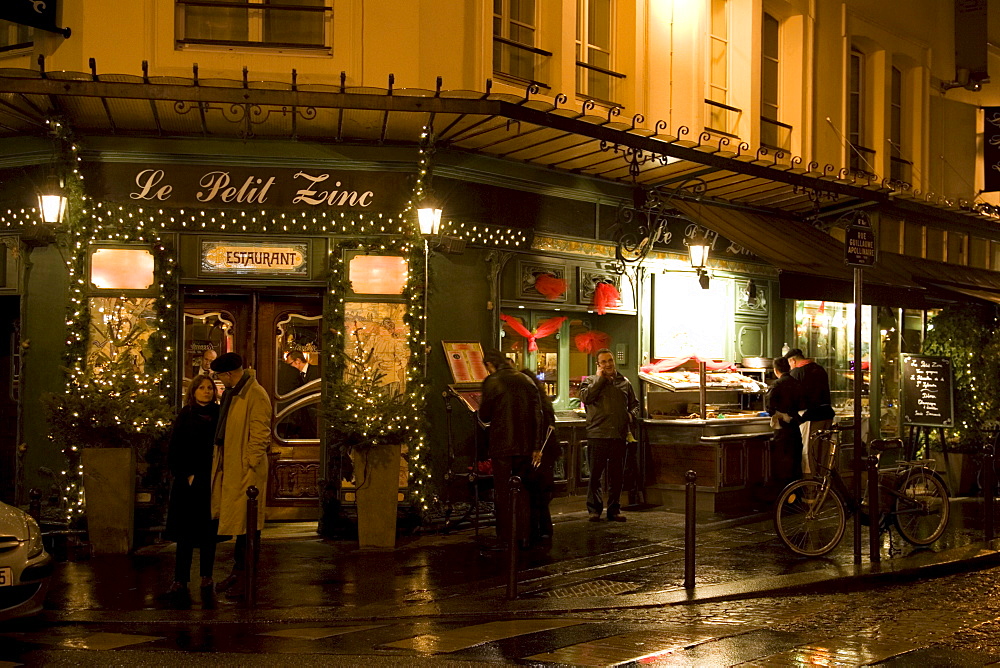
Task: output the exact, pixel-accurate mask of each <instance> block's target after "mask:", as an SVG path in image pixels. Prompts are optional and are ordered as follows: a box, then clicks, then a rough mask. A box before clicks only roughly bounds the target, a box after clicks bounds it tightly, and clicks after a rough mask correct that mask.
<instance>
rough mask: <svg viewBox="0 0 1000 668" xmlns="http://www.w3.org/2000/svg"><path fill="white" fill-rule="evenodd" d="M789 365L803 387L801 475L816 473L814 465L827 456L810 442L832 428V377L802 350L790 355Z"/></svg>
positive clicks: (794, 376) (793, 350) (794, 349)
mask: <svg viewBox="0 0 1000 668" xmlns="http://www.w3.org/2000/svg"><path fill="white" fill-rule="evenodd" d="M786 357H787V358H788V362H789V364H790V365H791V367H792V370H791V376H792V378H794V379H795V380H797V381H799V383H801V385H802V409H801V410H800V411H799V415H800V416H801V417H802V424H801V425H800V426H799V430H800V432H801V434H802V472H803V473H806V474H810V473H813V472H814V468H815V467H814V466H813V462H821V461H823V460H822V456H823V454H824V452H823V450H824V449H822V448H819V447H817V446H819V445H820V444H819V443H816V444H813V443H810V442H809V439H810V436H811V434H813V433H815V432H817V431H819V430H821V429H829V428H830V426H831V425H832V424H833V416H834V412H833V406H831V400H830V377H829V376H828V375H827V373H826V369H824V368H823V367H821V366H820V365H819V364H817V363H816V362H815V361H813V360H811V359H809V358H808V357H806V356H805V354H804V353H803V352H802V350H801V349H799V348H793V349H791V350H789V351H788V355H786Z"/></svg>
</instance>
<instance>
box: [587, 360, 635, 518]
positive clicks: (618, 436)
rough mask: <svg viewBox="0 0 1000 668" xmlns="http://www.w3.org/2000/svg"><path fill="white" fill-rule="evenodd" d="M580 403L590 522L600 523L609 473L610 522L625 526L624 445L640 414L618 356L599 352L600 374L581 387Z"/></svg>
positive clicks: (598, 371)
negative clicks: (584, 424)
mask: <svg viewBox="0 0 1000 668" xmlns="http://www.w3.org/2000/svg"><path fill="white" fill-rule="evenodd" d="M580 401H582V402H583V403H584V404H585V405H586V407H587V462H588V464H589V465H590V482H589V483H588V484H587V510H588V511H590V521H591V522H599V521H600V520H601V511H602V510H604V502H603V499H602V496H601V478H602V477H603V476H604V472H605V471H607V473H608V506H607V508H608V521H609V522H624V521H625V517H624V516H623V515H622V514H621V505H620V503H619V500H620V498H621V495H622V472H623V468H624V466H625V443H626V441H627V439H628V436H629V433H630V432H631V430H632V429H633V428H634V426H635V423H636V418H637V416H638V412H639V401H638V399H636V398H635V392H634V391H633V390H632V384H631V383H630V382H629V381H628V378H626V377H625V376H623V375H621V374H620V373H618V370H617V368H616V367H615V356H614V354H613V353H612V352H611V351H610V350H608V349H607V348H602V349H601V350H598V351H597V373H596V374H595V375H593V376H587V378H585V379H584V381H583V383H581V384H580Z"/></svg>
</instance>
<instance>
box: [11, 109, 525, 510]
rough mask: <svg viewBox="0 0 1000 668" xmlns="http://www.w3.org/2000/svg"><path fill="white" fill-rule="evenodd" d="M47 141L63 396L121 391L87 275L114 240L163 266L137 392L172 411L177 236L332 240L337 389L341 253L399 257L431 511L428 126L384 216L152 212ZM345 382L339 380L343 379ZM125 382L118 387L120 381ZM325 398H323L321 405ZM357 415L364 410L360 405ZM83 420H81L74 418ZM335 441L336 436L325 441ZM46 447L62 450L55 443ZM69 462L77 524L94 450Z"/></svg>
mask: <svg viewBox="0 0 1000 668" xmlns="http://www.w3.org/2000/svg"><path fill="white" fill-rule="evenodd" d="M50 123H51V125H50V127H51V132H52V135H53V136H54V138H55V139H56V140H57V141H58V142H59V144H60V147H61V155H62V156H63V159H64V161H65V163H66V164H65V165H64V172H65V191H66V194H67V196H68V198H69V203H68V206H67V211H66V215H65V218H64V224H63V226H62V228H61V229H60V230H59V233H58V237H59V239H60V241H61V243H62V244H64V246H65V247H66V248H67V249H68V250H69V254H68V257H67V260H66V264H67V272H68V277H69V290H68V292H69V294H68V297H69V298H68V303H67V309H66V320H65V323H66V339H65V348H64V351H63V356H64V362H65V367H66V369H67V373H66V379H65V380H66V385H65V393H66V394H72V393H74V392H79V390H80V388H82V387H85V386H87V385H88V384H93V383H96V384H97V385H98V386H99V387H104V388H107V389H108V390H109V391H112V390H113V387H114V385H115V383H116V379H115V378H114V375H113V374H109V375H106V376H104V377H101V376H100V374H96V375H95V373H94V369H91V368H88V357H89V335H90V327H91V312H90V300H91V297H92V296H93V295H92V291H91V290H90V288H89V280H88V276H87V270H88V264H89V252H90V249H91V247H92V246H93V245H94V244H100V243H116V244H136V245H140V244H141V245H145V246H147V247H149V248H151V249H152V251H153V255H154V258H155V264H154V267H155V269H154V276H155V284H156V296H155V299H154V310H155V314H156V315H155V329H154V331H153V332H152V334H151V336H150V338H149V343H148V346H149V348H150V355H149V359H148V360H147V361H146V364H145V366H144V368H143V369H142V370H141V372H140V371H139V370H138V369H137V370H135V373H134V378H132V380H133V381H134V384H135V385H136V387H137V389H136V390H135V391H136V392H137V393H139V394H142V395H149V397H152V398H155V399H156V400H158V401H162V402H164V403H165V404H168V405H172V404H173V402H174V397H175V392H176V385H175V379H174V375H175V373H176V372H175V369H176V355H177V353H178V351H177V345H178V344H177V341H178V339H177V335H178V332H177V328H178V316H177V313H176V311H177V304H178V303H179V298H180V291H179V276H178V274H179V271H180V270H179V266H178V257H177V249H176V248H175V239H176V234H177V233H185V232H197V233H218V234H247V235H274V234H278V235H286V234H287V235H294V234H303V235H310V236H329V237H332V238H333V241H334V243H331V244H330V254H329V258H328V260H329V265H328V266H329V272H328V277H329V278H328V290H327V295H326V298H325V302H324V320H325V322H326V323H327V330H326V332H325V334H324V346H326V350H327V353H326V355H327V359H326V361H327V368H326V371H325V380H326V381H327V382H329V381H332V380H334V379H336V378H337V377H338V375H337V374H343V371H344V362H343V359H342V356H341V351H343V350H345V348H344V346H345V343H346V341H345V338H346V337H345V335H346V334H347V333H345V331H344V326H343V323H344V307H345V300H346V296H347V290H348V288H349V281H348V278H347V272H346V269H345V263H344V258H343V253H341V252H339V251H341V250H343V249H348V248H358V249H363V250H364V251H366V252H368V253H378V254H398V255H401V256H403V257H404V258H405V259H406V260H407V263H408V267H409V270H408V274H407V281H406V285H405V287H404V290H403V293H402V300H403V302H404V303H405V304H406V309H405V315H404V322H405V324H406V325H407V328H406V329H407V332H408V333H407V345H408V348H409V351H410V358H409V363H408V364H407V366H406V386H405V387H406V389H405V394H406V402H407V405H408V406H409V411H407V414H406V416H405V420H404V421H405V427H404V429H405V431H406V432H407V433H408V435H409V437H408V438H407V439H406V442H407V444H408V459H409V470H410V477H411V483H412V484H411V498H412V500H413V502H414V503H415V504H416V505H418V507H419V508H420V509H421V511H426V510H428V509H429V498H430V497H431V490H432V487H433V485H432V481H431V470H430V458H429V457H428V456H427V454H426V447H427V443H428V438H427V423H426V417H425V410H424V409H425V397H426V369H424V368H423V365H422V364H420V363H418V361H419V360H422V359H423V357H424V353H425V351H426V350H427V345H428V344H427V314H426V313H425V312H424V304H425V294H424V291H425V290H426V287H427V285H426V283H427V277H426V276H424V275H423V272H422V271H420V270H419V269H417V268H418V267H420V266H421V263H422V262H423V260H424V256H423V253H424V252H425V247H424V245H423V241H422V239H421V238H420V235H419V230H418V228H417V226H416V222H415V217H416V216H415V208H416V203H418V202H419V201H421V200H422V199H423V197H424V196H425V194H426V193H425V188H426V183H427V181H428V180H429V178H430V174H431V167H432V166H431V155H432V153H433V146H432V138H431V134H430V129H429V128H424V131H423V133H422V136H421V142H420V144H419V158H418V170H417V179H416V184H415V187H414V189H413V195H412V198H411V199H410V201H409V202H408V203H407V204H406V206H405V207H404V210H403V211H402V212H400V213H398V214H396V215H392V214H389V213H386V212H355V211H351V212H345V211H329V210H299V211H287V210H266V209H254V210H245V209H201V208H194V209H192V208H166V207H155V206H154V207H150V206H143V205H139V204H136V203H132V202H128V203H119V202H105V201H95V200H92V199H91V198H89V197H88V196H87V195H86V192H85V188H84V178H83V175H82V173H81V171H80V162H81V158H80V156H79V152H78V147H77V144H76V142H75V140H74V139H73V137H72V133H71V132H70V130H69V129H68V127H67V126H65V125H64V124H62V123H61V122H59V121H58V120H53V121H51V122H50ZM38 225H40V216H39V212H38V211H37V210H36V209H33V208H21V209H15V208H10V209H7V210H6V212H5V213H0V231H8V232H14V233H17V232H24V231H25V230H28V229H29V228H32V227H36V226H38ZM441 235H442V236H446V237H452V238H456V239H460V240H464V241H465V242H466V243H467V244H469V245H471V246H481V247H487V248H499V249H509V250H528V249H530V247H531V243H532V238H531V234H530V232H529V231H525V230H519V229H512V228H504V227H501V226H496V225H489V224H483V223H476V224H473V223H468V222H454V221H448V220H445V221H443V222H442V225H441ZM340 377H342V375H341V376H340ZM119 380H120V379H119ZM325 400H326V398H324V401H325ZM357 409H358V411H362V410H364V407H363V406H357ZM70 417H72V418H76V419H80V420H83V419H85V416H81V415H72V416H70ZM127 426H130V427H131V428H132V429H133V430H134V431H135V432H136V433H153V432H155V431H157V430H162V429H165V428H166V427H167V426H169V425H168V424H167V423H165V421H164V420H162V419H160V418H150V420H149V421H143V420H142V419H140V418H133V419H132V422H131V423H130V424H129V425H127ZM328 436H329V434H328ZM50 438H52V439H53V440H55V441H60V440H61V439H60V437H59V435H58V434H51V435H50ZM62 445H63V454H64V455H65V456H66V458H67V468H66V470H65V471H63V477H64V480H63V501H64V506H65V508H66V517H67V519H68V520H70V521H72V520H74V519H76V518H78V517H80V516H81V515H82V514H83V513H84V511H85V498H84V492H83V486H82V468H83V467H82V464H81V463H80V449H81V448H82V447H84V446H85V445H86V444H82V443H62Z"/></svg>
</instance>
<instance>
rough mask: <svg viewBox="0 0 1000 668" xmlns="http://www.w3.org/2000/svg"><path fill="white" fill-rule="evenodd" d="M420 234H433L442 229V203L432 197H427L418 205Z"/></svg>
mask: <svg viewBox="0 0 1000 668" xmlns="http://www.w3.org/2000/svg"><path fill="white" fill-rule="evenodd" d="M417 220H418V221H419V223H420V234H422V235H423V236H425V237H427V236H433V235H435V234H437V233H438V232H440V230H441V205H440V204H439V203H438V202H437V200H435V199H434V198H432V197H425V198H424V199H423V200H421V201H420V204H419V205H418V206H417Z"/></svg>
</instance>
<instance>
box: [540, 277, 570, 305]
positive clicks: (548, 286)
mask: <svg viewBox="0 0 1000 668" xmlns="http://www.w3.org/2000/svg"><path fill="white" fill-rule="evenodd" d="M535 290H538V293H539V294H540V295H542V296H544V297H545V298H546V299H559V298H560V297H562V296H563V295H564V294H566V280H565V279H562V278H556V277H555V276H554V275H552V274H539V275H538V276H537V277H536V278H535Z"/></svg>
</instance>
